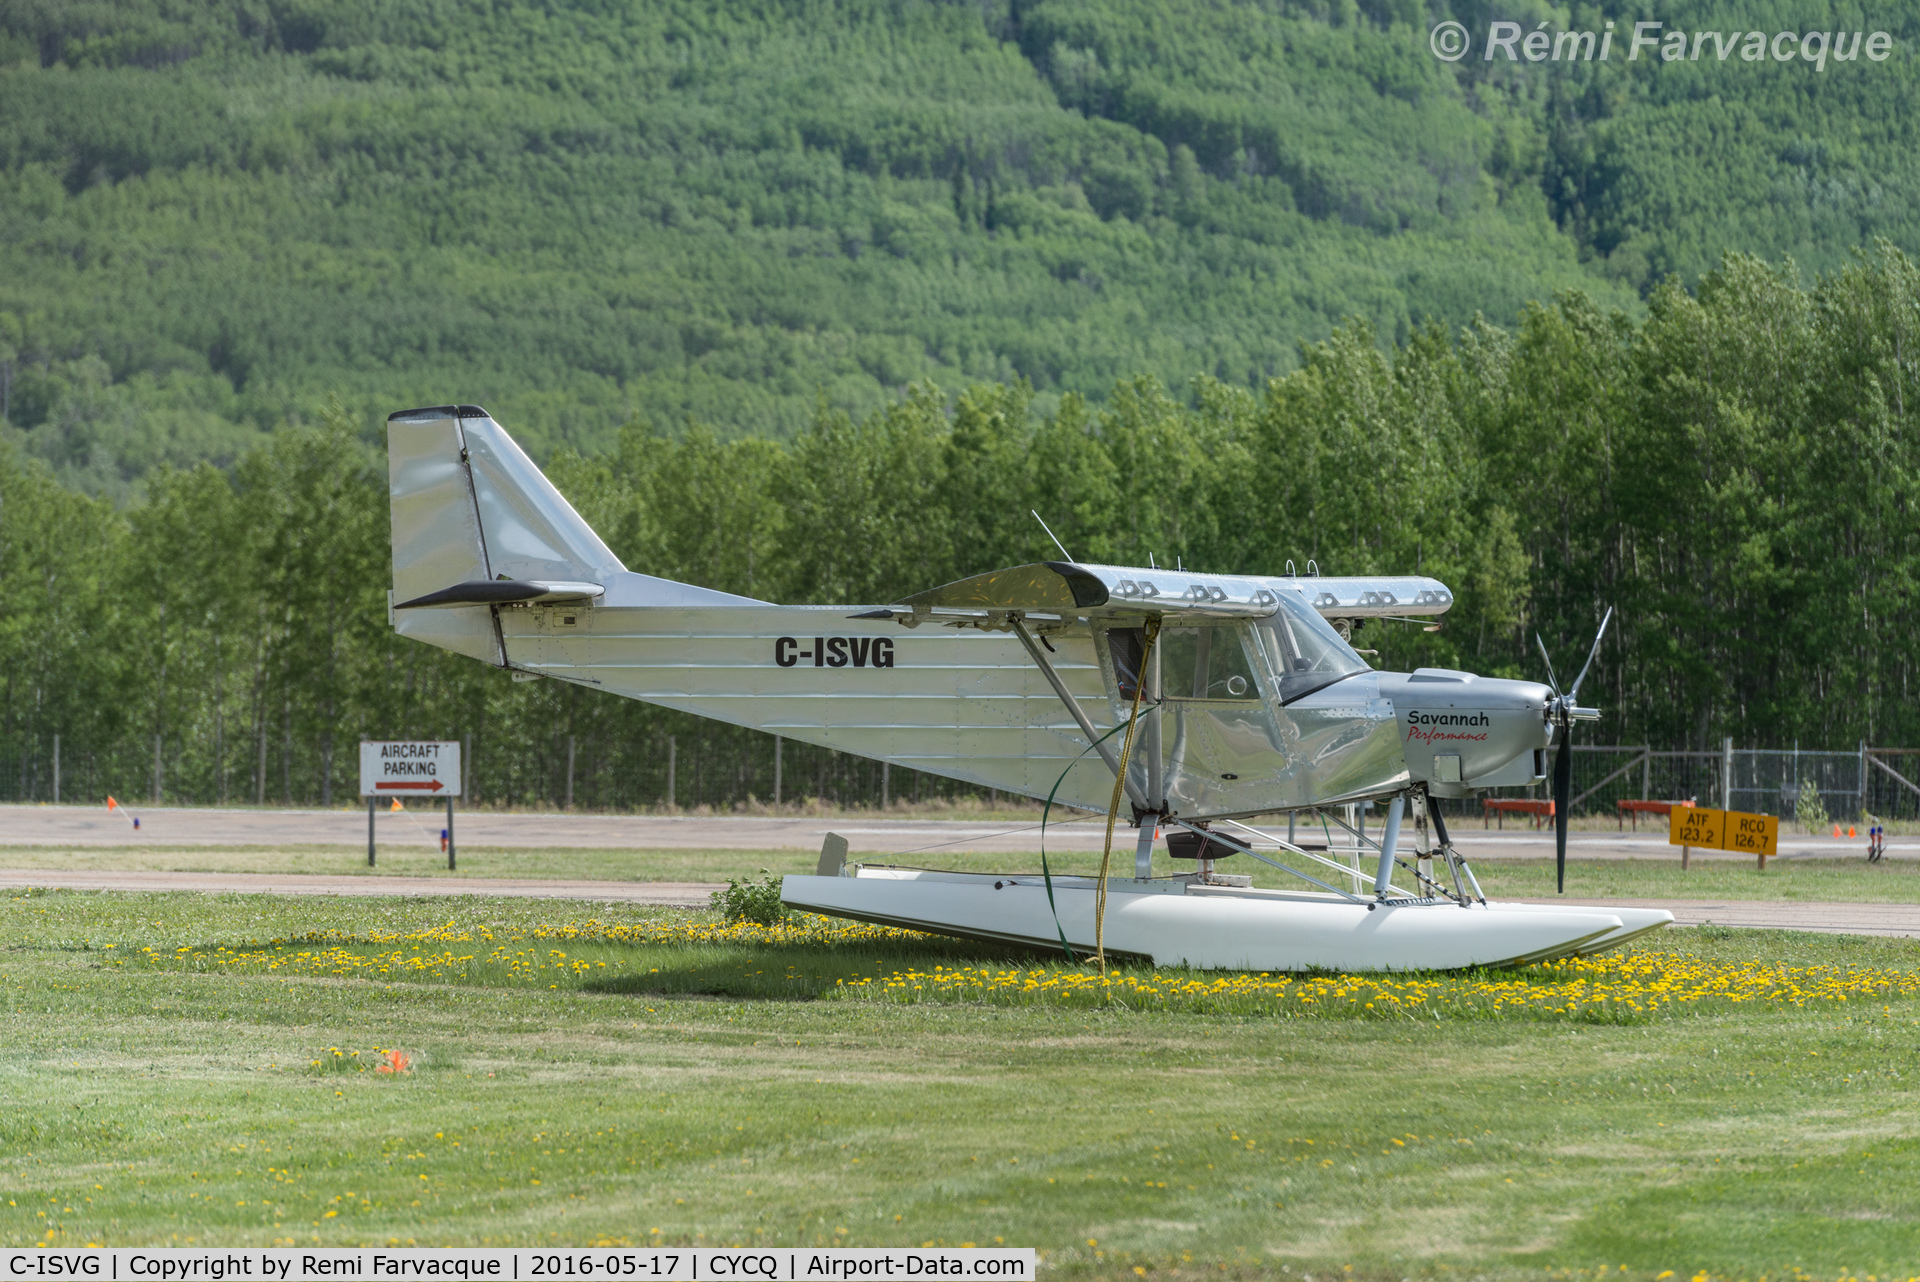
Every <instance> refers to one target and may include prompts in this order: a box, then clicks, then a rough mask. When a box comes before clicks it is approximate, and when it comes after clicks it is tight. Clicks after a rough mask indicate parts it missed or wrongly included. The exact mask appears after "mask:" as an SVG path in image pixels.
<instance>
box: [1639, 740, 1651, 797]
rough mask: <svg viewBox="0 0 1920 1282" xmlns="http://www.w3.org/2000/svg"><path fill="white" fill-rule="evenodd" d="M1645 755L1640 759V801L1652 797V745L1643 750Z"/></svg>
mask: <svg viewBox="0 0 1920 1282" xmlns="http://www.w3.org/2000/svg"><path fill="white" fill-rule="evenodd" d="M1644 751H1645V753H1646V755H1645V756H1643V757H1641V758H1640V800H1642V801H1645V800H1647V799H1648V798H1650V797H1652V796H1653V745H1652V744H1648V745H1647V746H1646V748H1645V749H1644Z"/></svg>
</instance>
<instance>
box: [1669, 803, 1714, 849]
mask: <svg viewBox="0 0 1920 1282" xmlns="http://www.w3.org/2000/svg"><path fill="white" fill-rule="evenodd" d="M1726 827H1727V812H1726V811H1724V810H1708V809H1707V808H1706V807H1704V806H1675V807H1674V808H1673V809H1672V810H1669V811H1668V812H1667V844H1668V845H1669V846H1698V847H1699V848H1700V849H1702V850H1718V849H1720V834H1721V833H1723V832H1725V831H1726Z"/></svg>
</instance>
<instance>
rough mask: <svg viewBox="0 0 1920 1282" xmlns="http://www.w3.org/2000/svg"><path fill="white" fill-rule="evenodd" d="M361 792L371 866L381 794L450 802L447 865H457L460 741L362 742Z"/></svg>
mask: <svg viewBox="0 0 1920 1282" xmlns="http://www.w3.org/2000/svg"><path fill="white" fill-rule="evenodd" d="M360 795H361V796H363V797H365V798H366V799H367V867H369V868H371V867H373V822H374V815H375V814H376V813H377V810H378V802H379V799H380V798H381V797H406V796H415V797H419V796H425V797H430V798H442V797H443V798H445V799H446V803H447V868H448V870H449V871H452V870H453V868H454V847H453V799H454V798H455V797H457V796H459V795H460V745H459V743H458V742H446V743H441V742H433V741H426V742H420V741H409V740H401V741H392V742H369V741H366V740H362V741H361V744H360Z"/></svg>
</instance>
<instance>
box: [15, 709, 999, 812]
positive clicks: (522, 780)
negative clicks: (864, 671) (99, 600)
mask: <svg viewBox="0 0 1920 1282" xmlns="http://www.w3.org/2000/svg"><path fill="white" fill-rule="evenodd" d="M421 737H423V738H458V739H460V740H461V743H462V757H463V760H464V762H465V773H466V778H465V780H464V781H463V782H464V785H465V787H464V793H465V795H464V797H463V798H462V804H463V805H467V806H476V805H478V806H485V805H496V806H503V807H525V808H534V809H541V808H553V809H563V808H567V809H582V810H594V811H608V812H615V813H631V812H639V811H651V810H668V809H677V810H690V809H697V808H702V807H704V808H707V809H711V810H716V811H731V810H738V809H743V808H748V807H751V806H753V805H754V804H756V803H769V804H794V803H805V802H809V801H818V802H825V803H828V804H831V805H834V806H843V807H874V806H884V805H886V804H889V803H892V802H898V801H911V802H930V801H957V800H962V799H980V800H985V799H989V798H990V797H991V796H992V795H993V794H992V793H991V790H989V789H986V788H978V787H974V786H973V785H971V784H964V783H960V782H958V781H956V780H952V779H945V778H942V777H940V776H938V775H930V774H926V773H923V772H921V771H918V770H911V769H907V768H905V767H900V766H888V765H886V764H885V763H882V762H878V761H872V760H869V759H868V758H865V757H858V756H853V755H851V754H849V753H844V752H836V751H834V750H833V749H831V748H821V747H816V746H814V745H812V744H804V743H796V742H794V741H793V740H791V739H783V738H779V737H777V736H774V735H768V734H762V733H760V732H758V731H750V730H736V729H734V728H732V727H726V726H721V727H716V728H715V730H714V732H713V733H707V734H654V735H646V736H642V737H638V738H634V737H624V736H614V735H601V734H555V735H549V736H542V737H539V738H535V739H529V738H527V737H524V736H520V735H515V736H512V737H511V738H508V737H505V736H503V737H501V739H500V740H498V741H493V740H490V739H489V738H488V737H487V736H485V735H472V734H468V735H458V734H452V735H450V734H446V733H444V732H442V733H440V734H423V735H422V736H421ZM358 792H359V745H358V740H354V741H350V742H343V741H339V740H336V741H335V742H333V743H331V744H325V745H314V744H304V743H295V742H291V741H285V740H276V739H273V738H265V739H255V740H252V741H247V740H242V741H240V742H238V743H235V742H228V741H223V742H218V743H215V742H208V741H206V740H203V739H199V738H194V737H188V736H164V737H163V736H153V737H151V738H147V739H144V740H132V741H129V742H122V743H115V744H113V745H112V746H111V747H110V748H109V749H107V750H99V749H86V750H80V751H76V750H75V749H74V748H73V747H72V746H71V745H61V744H60V743H59V742H58V741H56V740H55V739H53V738H51V737H49V738H48V739H47V740H46V741H45V742H44V743H41V744H36V745H33V746H31V747H29V748H28V749H26V750H25V751H16V752H14V753H12V754H11V755H10V756H0V802H13V803H22V802H25V803H32V802H54V801H58V802H64V803H67V804H69V805H95V804H98V805H104V804H105V803H106V799H107V798H108V797H109V796H112V797H115V798H117V799H118V800H120V801H122V802H125V803H128V804H142V805H169V806H221V805H250V804H261V805H268V806H316V805H319V806H332V805H341V804H344V803H347V802H349V801H351V800H353V799H354V798H355V797H356V796H357V795H358Z"/></svg>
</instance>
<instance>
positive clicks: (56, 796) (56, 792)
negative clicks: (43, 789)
mask: <svg viewBox="0 0 1920 1282" xmlns="http://www.w3.org/2000/svg"><path fill="white" fill-rule="evenodd" d="M53 804H54V805H56V806H57V805H59V804H60V736H59V735H55V736H53Z"/></svg>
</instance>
